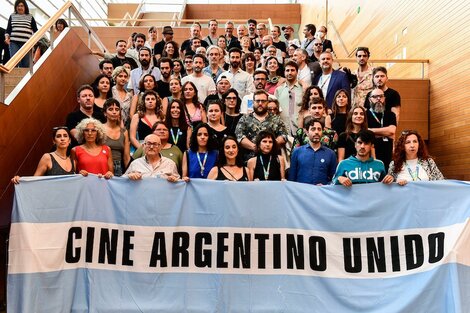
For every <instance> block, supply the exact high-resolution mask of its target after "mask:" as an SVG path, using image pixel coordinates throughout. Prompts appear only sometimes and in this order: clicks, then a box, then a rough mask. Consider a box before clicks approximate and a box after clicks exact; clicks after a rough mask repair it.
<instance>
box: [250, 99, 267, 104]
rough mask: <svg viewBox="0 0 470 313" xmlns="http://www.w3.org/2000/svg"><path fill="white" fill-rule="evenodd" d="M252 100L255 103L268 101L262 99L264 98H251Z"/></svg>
mask: <svg viewBox="0 0 470 313" xmlns="http://www.w3.org/2000/svg"><path fill="white" fill-rule="evenodd" d="M253 102H256V103H266V102H268V100H264V99H255V100H253Z"/></svg>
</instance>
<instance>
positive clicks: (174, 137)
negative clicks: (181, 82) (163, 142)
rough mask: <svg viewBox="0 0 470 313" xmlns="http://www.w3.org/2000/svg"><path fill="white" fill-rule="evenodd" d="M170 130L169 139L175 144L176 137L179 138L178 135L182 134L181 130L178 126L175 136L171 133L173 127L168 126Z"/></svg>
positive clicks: (176, 141)
mask: <svg viewBox="0 0 470 313" xmlns="http://www.w3.org/2000/svg"><path fill="white" fill-rule="evenodd" d="M170 132H171V139H173V144H175V145H176V144H177V143H178V139H179V138H180V135H181V134H182V133H181V130H180V129H179V128H178V130H177V131H176V136H175V134H174V133H173V128H170Z"/></svg>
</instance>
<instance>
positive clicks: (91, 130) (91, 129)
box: [83, 128, 96, 133]
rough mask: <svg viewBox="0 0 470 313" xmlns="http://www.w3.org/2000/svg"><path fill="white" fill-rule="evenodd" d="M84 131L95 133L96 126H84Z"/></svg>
mask: <svg viewBox="0 0 470 313" xmlns="http://www.w3.org/2000/svg"><path fill="white" fill-rule="evenodd" d="M83 132H84V133H96V128H85V129H84V130H83Z"/></svg>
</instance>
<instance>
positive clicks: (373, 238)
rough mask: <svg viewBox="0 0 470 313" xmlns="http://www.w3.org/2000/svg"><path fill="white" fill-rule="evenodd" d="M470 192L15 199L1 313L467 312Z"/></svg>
mask: <svg viewBox="0 0 470 313" xmlns="http://www.w3.org/2000/svg"><path fill="white" fill-rule="evenodd" d="M469 217H470V185H469V184H468V183H465V182H458V181H442V182H418V183H409V184H408V185H406V186H404V187H400V186H398V185H396V184H395V185H392V186H387V185H383V184H380V183H377V184H368V185H355V186H353V187H352V188H349V189H348V188H345V187H343V186H323V187H318V186H311V185H304V184H297V183H292V182H250V183H231V182H216V181H205V180H193V181H191V182H190V183H183V182H180V183H176V184H172V183H168V182H166V181H165V180H160V179H145V180H143V181H137V182H134V181H129V180H127V179H126V178H113V179H111V180H109V181H107V180H104V179H99V178H97V177H96V176H89V177H82V176H69V177H58V178H41V179H25V180H22V181H21V183H20V184H19V185H18V186H17V187H16V191H15V204H14V209H13V217H12V225H11V234H10V247H9V250H10V254H9V257H10V259H9V268H8V270H9V274H8V309H9V310H8V311H9V312H27V313H29V312H48V313H55V312H57V313H65V312H126V313H128V312H164V313H181V312H204V313H210V312H214V313H215V312H217V313H218V312H220V313H225V312H250V313H251V312H252V313H256V312H269V313H276V312H299V313H300V312H302V313H304V312H319V313H320V312H321V313H325V312H334V313H344V312H384V313H391V312H413V313H432V312H436V313H444V312H445V313H453V312H456V313H457V312H470V225H469Z"/></svg>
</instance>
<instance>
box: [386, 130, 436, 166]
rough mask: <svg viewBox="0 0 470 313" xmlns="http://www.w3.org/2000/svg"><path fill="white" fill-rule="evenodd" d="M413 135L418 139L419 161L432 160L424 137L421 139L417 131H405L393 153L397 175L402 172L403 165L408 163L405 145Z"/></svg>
mask: <svg viewBox="0 0 470 313" xmlns="http://www.w3.org/2000/svg"><path fill="white" fill-rule="evenodd" d="M411 135H415V136H416V138H418V144H419V146H418V159H421V160H427V159H429V158H430V156H429V154H428V149H427V148H426V144H425V143H424V140H423V137H421V135H420V134H419V133H418V132H417V131H416V130H404V131H403V132H402V133H401V135H400V138H398V140H397V141H396V142H395V150H394V151H393V156H392V160H393V163H394V169H393V172H394V173H395V174H398V173H399V172H400V171H401V168H402V167H403V163H405V161H406V151H405V143H406V139H407V138H408V137H409V136H411Z"/></svg>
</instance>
